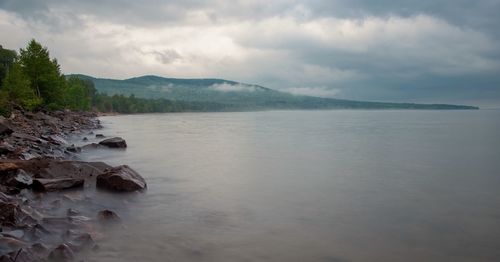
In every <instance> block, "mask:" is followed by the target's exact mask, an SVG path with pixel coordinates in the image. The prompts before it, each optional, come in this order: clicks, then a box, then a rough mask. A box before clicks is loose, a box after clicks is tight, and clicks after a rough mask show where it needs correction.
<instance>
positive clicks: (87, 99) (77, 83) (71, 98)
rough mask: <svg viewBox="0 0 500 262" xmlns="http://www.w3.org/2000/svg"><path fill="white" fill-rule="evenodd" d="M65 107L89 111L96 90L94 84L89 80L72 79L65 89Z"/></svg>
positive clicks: (68, 81)
mask: <svg viewBox="0 0 500 262" xmlns="http://www.w3.org/2000/svg"><path fill="white" fill-rule="evenodd" d="M63 94H64V105H65V106H66V107H67V108H69V109H71V110H78V111H88V110H90V109H91V106H92V100H93V98H94V97H95V94H96V90H95V88H94V84H93V83H92V82H91V81H88V80H82V79H79V78H77V77H70V78H69V79H68V80H67V82H66V85H65V89H64V92H63Z"/></svg>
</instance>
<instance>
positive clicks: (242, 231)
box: [84, 110, 500, 261]
mask: <svg viewBox="0 0 500 262" xmlns="http://www.w3.org/2000/svg"><path fill="white" fill-rule="evenodd" d="M102 121H103V123H104V126H105V129H104V130H102V132H103V133H104V134H105V135H118V136H121V137H123V138H125V139H126V140H127V143H128V145H129V147H128V148H127V150H125V151H123V150H122V151H120V150H117V151H94V152H87V153H84V158H86V159H88V160H103V161H106V162H108V163H111V164H123V163H126V164H128V165H130V166H131V167H133V168H134V169H136V170H137V171H138V172H139V173H141V174H142V175H143V176H144V177H145V178H146V180H147V182H148V191H147V192H146V193H145V194H144V195H143V196H140V197H136V198H133V201H130V202H128V203H127V205H126V207H116V208H117V209H118V210H117V212H118V213H120V215H121V216H122V217H123V218H124V219H123V220H124V225H123V226H122V227H118V228H115V229H112V230H110V232H109V234H107V235H106V237H105V239H103V240H101V242H100V245H101V249H100V251H99V252H98V253H96V254H94V255H93V257H91V258H90V260H91V261H166V260H167V261H498V260H499V259H500V248H499V247H500V209H499V208H498V207H499V206H500V194H498V193H497V192H498V187H499V185H500V173H499V170H500V162H499V161H498V159H500V140H499V139H498V134H500V112H499V111H342V110H339V111H283V112H281V111H274V112H249V113H192V114H191V113H183V114H149V115H132V116H111V117H103V118H102Z"/></svg>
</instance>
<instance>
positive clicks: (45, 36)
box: [0, 0, 500, 108]
mask: <svg viewBox="0 0 500 262" xmlns="http://www.w3.org/2000/svg"><path fill="white" fill-rule="evenodd" d="M499 12H500V0H475V1H472V0H420V1H410V0H399V1H388V0H309V1H305V0H303V1H300V0H272V1H271V0H253V1H250V0H233V1H222V0H173V1H165V0H141V1H137V0H134V1H118V0H86V1H81V0H67V1H55V0H44V1H39V0H0V44H1V45H2V46H3V47H4V48H8V49H15V50H18V49H19V48H22V47H25V46H26V44H27V43H28V41H29V40H30V39H32V38H35V39H36V40H37V41H39V42H41V43H42V44H43V45H44V46H47V47H48V49H49V51H50V52H51V56H53V57H56V58H57V59H58V61H59V64H60V65H61V70H62V71H63V73H65V74H71V73H82V74H88V75H92V76H95V77H104V78H114V79H126V78H130V77H135V76H141V75H159V76H164V77H178V78H223V79H228V80H234V81H239V82H245V83H251V84H258V85H262V86H265V87H269V88H273V89H278V90H282V91H287V92H292V93H296V94H307V95H314V96H321V97H335V98H347V99H358V100H374V101H395V102H426V103H460V104H469V105H478V106H481V107H485V108H500V44H499V43H500V30H499V28H500V15H498V13H499Z"/></svg>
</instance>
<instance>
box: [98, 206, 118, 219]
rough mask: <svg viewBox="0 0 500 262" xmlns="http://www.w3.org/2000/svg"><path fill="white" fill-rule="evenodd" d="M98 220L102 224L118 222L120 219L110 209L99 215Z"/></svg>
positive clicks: (102, 211) (100, 212)
mask: <svg viewBox="0 0 500 262" xmlns="http://www.w3.org/2000/svg"><path fill="white" fill-rule="evenodd" d="M97 219H98V220H99V221H101V222H118V221H120V217H119V216H118V215H117V214H116V213H115V212H113V211H111V210H109V209H105V210H101V211H99V213H97Z"/></svg>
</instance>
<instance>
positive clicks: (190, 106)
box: [93, 94, 235, 114]
mask: <svg viewBox="0 0 500 262" xmlns="http://www.w3.org/2000/svg"><path fill="white" fill-rule="evenodd" d="M94 101H95V102H94V103H93V106H94V108H95V109H96V110H98V111H100V112H116V113H123V114H134V113H166V112H205V111H211V112H216V111H234V110H235V108H234V107H232V106H230V105H224V104H219V103H212V102H189V101H174V100H168V99H164V98H159V99H144V98H136V97H135V96H134V95H130V96H128V97H126V96H124V95H113V96H108V95H106V94H97V95H96V96H95V100H94Z"/></svg>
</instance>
